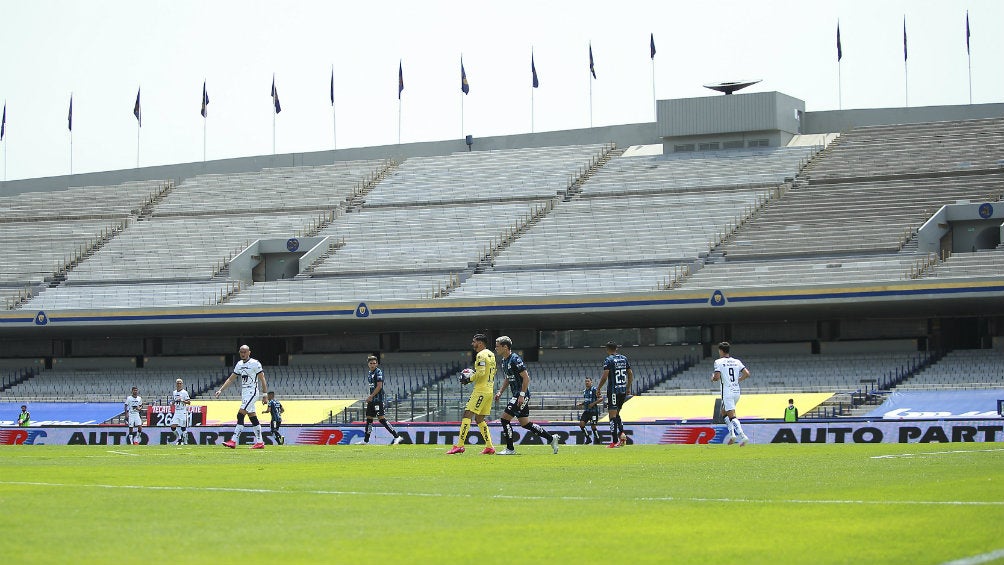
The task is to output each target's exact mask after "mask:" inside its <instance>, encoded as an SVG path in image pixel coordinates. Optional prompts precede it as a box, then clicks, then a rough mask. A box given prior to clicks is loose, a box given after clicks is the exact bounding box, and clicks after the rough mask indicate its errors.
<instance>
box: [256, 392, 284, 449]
mask: <svg viewBox="0 0 1004 565" xmlns="http://www.w3.org/2000/svg"><path fill="white" fill-rule="evenodd" d="M261 403H262V404H265V405H267V406H268V414H269V416H271V417H272V420H271V421H270V422H269V429H270V430H271V432H272V437H274V438H275V442H276V443H278V444H279V445H282V444H284V443H286V438H284V437H282V434H280V433H279V426H281V425H282V413H283V412H285V411H286V409H285V408H283V407H282V402H279V401H278V400H276V399H275V392H273V391H271V390H270V391H268V400H265V399H264V398H263V399H262V400H261Z"/></svg>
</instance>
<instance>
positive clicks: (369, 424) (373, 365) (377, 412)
mask: <svg viewBox="0 0 1004 565" xmlns="http://www.w3.org/2000/svg"><path fill="white" fill-rule="evenodd" d="M366 364H367V365H368V366H369V369H370V372H369V376H368V377H367V378H368V380H369V385H370V395H369V396H367V397H366V435H365V436H363V443H369V442H370V435H371V434H372V433H373V417H374V416H376V418H377V419H378V420H379V421H380V423H381V424H383V427H385V428H387V431H388V432H390V435H392V436H394V439H393V440H391V442H390V443H391V445H397V444H399V443H401V439H402V438H401V435H400V434H399V433H397V430H395V429H394V426H392V425H390V422H388V421H387V417H386V415H385V414H384V394H383V369H381V368H380V367H379V365H380V360H379V359H377V357H376V356H375V355H370V356H369V357H367V358H366Z"/></svg>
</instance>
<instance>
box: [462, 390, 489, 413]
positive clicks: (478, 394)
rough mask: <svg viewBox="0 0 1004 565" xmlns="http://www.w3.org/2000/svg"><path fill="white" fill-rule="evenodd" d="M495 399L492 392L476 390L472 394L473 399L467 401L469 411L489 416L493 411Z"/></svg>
mask: <svg viewBox="0 0 1004 565" xmlns="http://www.w3.org/2000/svg"><path fill="white" fill-rule="evenodd" d="M493 399H494V396H493V395H492V391H490V390H487V391H483V390H475V391H474V392H472V393H471V399H470V400H468V401H467V410H470V411H471V412H474V413H475V414H481V415H482V416H487V415H488V414H489V413H490V412H491V411H492V400H493Z"/></svg>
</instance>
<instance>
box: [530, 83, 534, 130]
mask: <svg viewBox="0 0 1004 565" xmlns="http://www.w3.org/2000/svg"><path fill="white" fill-rule="evenodd" d="M533 132H534V129H533V87H532V86H531V87H530V133H533Z"/></svg>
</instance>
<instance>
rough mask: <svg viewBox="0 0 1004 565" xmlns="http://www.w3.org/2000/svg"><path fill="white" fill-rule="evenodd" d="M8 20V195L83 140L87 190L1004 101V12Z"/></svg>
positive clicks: (478, 6)
mask: <svg viewBox="0 0 1004 565" xmlns="http://www.w3.org/2000/svg"><path fill="white" fill-rule="evenodd" d="M967 10H968V12H969V20H970V29H971V33H972V35H971V40H970V47H971V57H969V58H967V54H966V37H965V18H966V11H967ZM0 14H2V17H3V20H4V24H5V25H4V26H3V32H2V33H0V53H2V56H0V101H2V102H3V103H5V104H6V108H7V110H6V112H7V114H6V119H7V121H6V126H5V129H6V131H5V134H4V138H3V141H2V145H0V149H2V150H3V152H4V153H3V162H2V163H0V167H2V172H3V175H4V176H3V178H5V179H7V180H16V179H22V178H36V177H46V176H57V175H65V174H68V173H69V172H70V165H71V141H72V166H73V172H74V173H84V172H93V171H107V170H117V169H129V168H132V167H135V166H137V160H138V164H139V166H151V165H161V164H170V163H187V162H194V161H201V160H202V159H203V150H205V156H206V158H207V159H209V160H214V159H225V158H231V157H241V156H249V155H267V154H271V153H272V152H273V131H274V143H275V146H274V150H275V152H276V153H299V152H309V151H323V150H330V149H332V148H335V147H337V148H340V149H341V148H347V147H365V146H374V145H393V144H396V143H398V135H399V132H400V141H401V142H402V143H410V142H419V141H437V140H445V139H460V138H462V137H463V136H464V135H466V134H470V135H473V136H475V137H479V136H481V137H486V136H493V135H509V134H520V133H528V132H530V131H531V128H532V130H533V131H538V132H540V131H552V130H565V129H574V128H584V127H589V125H590V122H592V124H593V125H595V126H604V125H612V124H628V123H639V122H651V121H653V120H654V117H655V116H654V108H653V78H654V83H655V95H656V97H657V98H658V99H667V98H686V97H696V96H709V95H718V94H716V93H714V92H712V91H710V90H707V89H705V88H703V85H705V84H710V83H715V82H722V81H730V80H746V79H753V80H756V79H760V80H761V81H762V82H760V83H758V84H756V85H755V86H753V87H750V88H749V89H747V90H746V91H747V92H766V91H779V92H783V93H785V94H788V95H791V96H794V97H796V98H799V99H802V100H804V101H805V103H806V109H807V110H808V111H817V110H833V109H838V107H842V108H844V109H850V108H881V107H899V106H903V105H905V104H907V102H908V104H909V106H928V105H943V104H967V103H969V97H970V86H969V76H970V74H969V64H970V62H971V67H972V73H971V74H972V101H973V103H977V104H979V103H999V102H1002V98H1004V94H1002V93H1004V73H1002V72H1000V69H1001V68H1002V58H1004V2H1001V1H1000V0H969V1H968V2H956V1H952V0H903V1H896V0H867V1H857V0H854V1H850V0H847V1H839V0H838V1H831V2H816V1H806V0H799V1H782V0H757V1H749V0H740V1H732V0H716V1H692V0H691V1H686V2H683V1H677V0H659V1H634V2H632V1H626V2H620V3H616V2H609V1H594V0H577V1H567V2H566V1H550V2H542V1H524V0H511V1H508V2H471V1H467V2H455V1H445V0H423V1H389V0H370V1H366V2H331V1H323V2H322V1H311V0H302V1H296V2H292V1H274V2H261V1H240V2H237V1H229V0H222V1H213V2H203V1H195V0H171V1H142V2H137V1H135V0H104V1H103V0H92V1H87V2H78V1H70V0H0ZM904 17H905V19H906V27H907V39H908V55H909V56H908V60H907V65H906V67H905V68H904V61H903V20H904ZM838 20H839V23H840V34H841V46H842V49H843V58H842V60H841V62H840V64H839V65H838V63H837V57H836V28H837V22H838ZM650 34H654V38H655V44H656V51H657V53H656V55H655V61H654V71H653V62H652V59H651V58H650V54H649V41H650ZM590 44H591V45H592V50H593V56H594V63H595V70H596V79H592V78H591V76H590V75H589V51H588V50H589V46H590ZM531 50H532V51H533V57H534V62H535V65H536V69H537V74H538V77H539V80H540V87H539V88H537V89H532V88H531V86H530V84H531V74H530V56H531ZM461 56H462V57H463V64H464V68H465V70H466V72H467V78H468V82H469V84H470V94H469V95H466V96H464V95H463V94H462V93H461V90H460V60H461ZM399 64H400V65H401V66H402V68H403V73H404V84H405V88H404V91H403V93H402V95H401V100H400V103H399V101H398V76H397V75H398V65H399ZM332 72H333V73H334V81H335V87H334V90H335V107H334V112H333V111H332V105H331V102H330V98H329V88H330V81H331V75H332ZM273 76H274V79H275V84H276V88H277V90H278V93H279V99H280V102H281V106H282V112H281V113H279V114H278V115H275V114H274V112H273V107H272V98H271V96H270V93H271V85H272V80H273ZM203 81H205V82H206V88H207V91H208V95H209V100H210V103H209V107H208V117H207V118H206V119H203V118H202V116H201V114H200V109H201V98H202V84H203ZM138 89H141V106H142V116H143V122H142V128H138V127H137V120H136V118H135V117H134V116H133V105H134V103H135V101H136V93H137V90H138ZM71 94H72V96H73V132H72V138H71V134H70V132H69V131H68V129H67V113H68V106H69V101H70V96H71ZM590 100H591V102H590ZM273 124H274V130H273ZM399 125H400V130H399ZM204 143H205V146H204ZM137 153H138V154H137Z"/></svg>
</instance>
